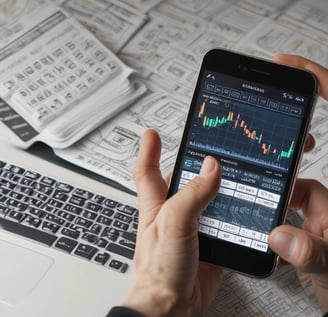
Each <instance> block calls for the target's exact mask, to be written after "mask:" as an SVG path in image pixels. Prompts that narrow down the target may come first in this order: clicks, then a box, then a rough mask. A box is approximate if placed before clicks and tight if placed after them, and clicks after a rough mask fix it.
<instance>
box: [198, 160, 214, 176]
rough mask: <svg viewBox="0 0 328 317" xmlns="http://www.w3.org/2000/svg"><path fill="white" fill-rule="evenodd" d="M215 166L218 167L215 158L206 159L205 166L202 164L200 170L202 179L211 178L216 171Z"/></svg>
mask: <svg viewBox="0 0 328 317" xmlns="http://www.w3.org/2000/svg"><path fill="white" fill-rule="evenodd" d="M215 166H216V161H215V159H214V158H213V157H211V156H207V157H205V159H204V161H203V164H202V168H201V169H200V173H199V176H202V177H207V176H209V175H210V174H211V173H212V172H213V170H214V169H215Z"/></svg>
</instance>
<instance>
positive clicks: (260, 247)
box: [168, 49, 317, 278]
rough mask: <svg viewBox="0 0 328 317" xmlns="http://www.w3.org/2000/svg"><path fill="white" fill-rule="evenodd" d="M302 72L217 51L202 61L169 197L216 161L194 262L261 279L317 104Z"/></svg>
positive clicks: (270, 265)
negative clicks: (215, 188)
mask: <svg viewBox="0 0 328 317" xmlns="http://www.w3.org/2000/svg"><path fill="white" fill-rule="evenodd" d="M316 88H317V84H316V79H315V77H314V76H313V75H312V74H311V73H310V72H307V71H304V70H301V69H296V68H291V67H288V66H284V65H280V64H276V63H273V62H270V61H265V60H261V59H258V58H254V57H250V56H246V55H241V54H238V53H235V52H231V51H226V50H220V49H215V50H211V51H209V52H208V53H207V54H206V55H205V57H204V59H203V62H202V65H201V69H200V73H199V77H198V80H197V83H196V88H195V91H194V95H193V98H192V101H191V105H190V109H189V113H188V117H187V120H186V125H185V129H184V132H183V137H182V141H181V145H180V149H179V152H178V155H177V160H176V164H175V167H174V171H173V174H172V179H171V182H170V187H169V192H168V197H170V196H172V195H173V194H174V193H176V192H177V191H178V190H180V189H181V188H182V187H183V186H184V185H185V184H186V183H188V182H189V181H190V180H191V179H193V178H194V177H195V176H197V175H198V174H199V171H200V168H201V165H202V162H203V159H204V157H205V156H207V155H211V156H213V157H215V158H216V159H217V160H218V161H219V162H220V164H221V166H222V180H221V185H220V189H219V192H218V194H217V196H216V197H215V199H214V200H213V201H212V202H211V203H210V204H209V205H208V206H207V208H206V209H205V210H204V211H203V212H202V215H201V217H200V219H199V228H198V232H199V251H200V260H202V261H206V262H210V263H213V264H216V265H219V266H222V267H225V268H228V269H231V270H234V271H237V272H240V273H243V274H246V275H249V276H253V277H258V278H261V277H266V276H269V275H270V274H271V273H272V272H273V271H274V268H275V266H276V263H277V255H276V254H275V253H274V252H273V251H272V250H271V249H270V248H269V246H268V237H269V234H270V232H271V230H272V229H273V228H274V227H275V226H277V225H279V224H281V223H283V222H284V220H285V216H286V212H287V209H288V204H289V200H290V197H291V192H292V190H293V185H294V181H295V178H296V175H297V172H298V166H299V164H300V161H301V157H302V153H303V149H304V145H305V142H306V138H307V134H308V130H309V125H310V121H311V116H312V112H313V107H314V102H315V97H316Z"/></svg>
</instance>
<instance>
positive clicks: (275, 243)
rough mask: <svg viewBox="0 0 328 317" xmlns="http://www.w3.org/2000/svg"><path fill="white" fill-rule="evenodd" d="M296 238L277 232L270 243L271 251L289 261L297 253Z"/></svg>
mask: <svg viewBox="0 0 328 317" xmlns="http://www.w3.org/2000/svg"><path fill="white" fill-rule="evenodd" d="M296 242H297V241H296V237H295V236H294V235H292V234H291V233H288V232H282V231H278V232H276V233H275V234H274V235H273V237H272V238H271V241H270V247H271V249H272V250H273V251H274V252H276V253H277V254H279V255H280V256H281V257H282V258H283V259H285V260H288V259H289V258H290V257H291V256H292V255H293V254H294V251H295V247H296Z"/></svg>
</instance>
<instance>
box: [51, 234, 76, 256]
mask: <svg viewBox="0 0 328 317" xmlns="http://www.w3.org/2000/svg"><path fill="white" fill-rule="evenodd" d="M76 246H77V241H75V240H72V239H69V238H66V237H61V238H60V239H58V241H57V242H56V243H55V247H56V248H58V249H61V250H64V251H66V252H69V253H71V252H72V251H73V250H74V248H75V247H76Z"/></svg>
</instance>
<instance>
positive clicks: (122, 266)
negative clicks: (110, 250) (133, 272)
mask: <svg viewBox="0 0 328 317" xmlns="http://www.w3.org/2000/svg"><path fill="white" fill-rule="evenodd" d="M109 267H110V268H112V269H114V270H117V271H120V272H122V273H124V272H125V271H126V269H127V267H128V266H127V264H126V263H123V262H121V261H117V260H112V261H110V263H109Z"/></svg>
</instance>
